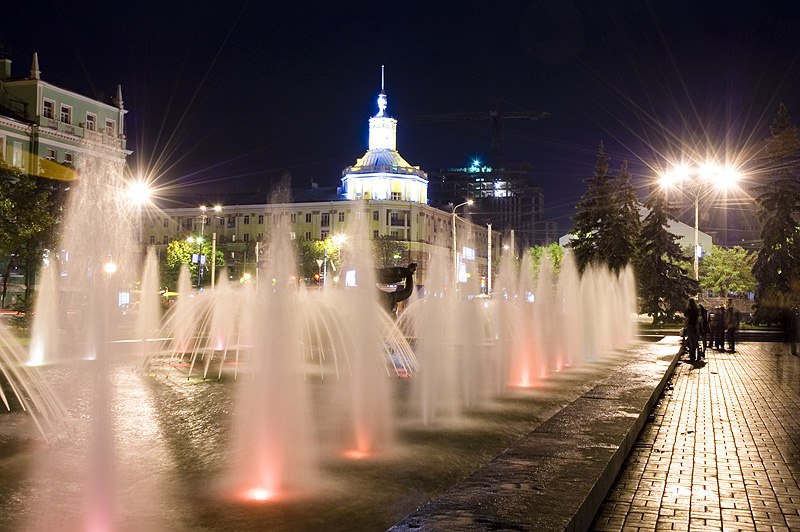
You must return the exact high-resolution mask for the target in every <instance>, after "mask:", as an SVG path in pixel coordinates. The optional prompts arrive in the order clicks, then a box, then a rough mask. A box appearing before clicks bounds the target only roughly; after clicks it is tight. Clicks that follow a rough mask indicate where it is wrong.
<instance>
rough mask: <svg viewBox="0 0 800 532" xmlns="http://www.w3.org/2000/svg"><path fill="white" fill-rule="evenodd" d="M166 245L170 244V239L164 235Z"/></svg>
mask: <svg viewBox="0 0 800 532" xmlns="http://www.w3.org/2000/svg"><path fill="white" fill-rule="evenodd" d="M162 241H163V243H164V244H169V237H168V236H167V235H164V239H163V240H162Z"/></svg>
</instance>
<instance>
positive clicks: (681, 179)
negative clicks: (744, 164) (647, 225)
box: [660, 162, 739, 281]
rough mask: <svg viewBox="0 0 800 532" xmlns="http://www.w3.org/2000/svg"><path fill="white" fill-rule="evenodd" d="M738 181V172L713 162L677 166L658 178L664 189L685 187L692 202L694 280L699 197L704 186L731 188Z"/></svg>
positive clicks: (697, 273) (697, 257) (697, 260)
mask: <svg viewBox="0 0 800 532" xmlns="http://www.w3.org/2000/svg"><path fill="white" fill-rule="evenodd" d="M738 179H739V172H738V170H737V169H736V168H734V167H732V166H721V165H719V164H717V163H714V162H705V163H703V164H701V165H700V166H697V167H692V166H689V165H686V164H682V165H677V166H675V167H673V168H672V169H671V170H668V171H667V172H665V173H663V174H662V175H661V177H660V182H661V186H662V187H663V188H664V189H667V190H668V189H670V188H677V187H679V186H681V185H683V184H684V183H685V184H686V185H687V188H688V189H689V192H690V194H691V196H692V200H693V202H694V249H693V253H694V279H695V281H698V280H699V279H700V250H699V248H700V244H699V237H700V196H701V195H702V194H703V192H704V187H705V186H706V185H709V184H711V185H714V187H715V188H716V189H717V190H724V189H728V188H731V187H732V186H734V185H735V184H736V181H737V180H738Z"/></svg>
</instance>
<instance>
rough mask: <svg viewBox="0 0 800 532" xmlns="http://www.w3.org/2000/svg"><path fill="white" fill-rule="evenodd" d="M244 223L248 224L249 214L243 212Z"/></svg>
mask: <svg viewBox="0 0 800 532" xmlns="http://www.w3.org/2000/svg"><path fill="white" fill-rule="evenodd" d="M244 225H250V215H249V214H245V215H244Z"/></svg>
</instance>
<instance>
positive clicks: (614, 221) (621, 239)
mask: <svg viewBox="0 0 800 532" xmlns="http://www.w3.org/2000/svg"><path fill="white" fill-rule="evenodd" d="M612 187H613V190H612V193H613V206H614V207H615V212H614V213H613V215H612V218H611V222H610V224H609V225H608V227H607V228H606V231H607V232H608V234H609V236H610V238H608V239H605V242H606V243H607V246H608V248H607V249H606V250H604V253H603V254H604V255H605V262H606V263H607V264H608V266H609V268H611V270H612V271H614V272H618V271H620V270H621V269H623V268H624V267H625V266H627V265H628V264H629V263H630V262H632V261H633V257H634V253H635V252H636V240H637V239H638V238H639V226H640V221H639V200H638V199H637V198H636V190H635V189H634V188H633V185H631V174H630V173H629V172H628V161H622V166H621V167H620V170H619V175H618V176H617V177H615V178H614V179H613V182H612Z"/></svg>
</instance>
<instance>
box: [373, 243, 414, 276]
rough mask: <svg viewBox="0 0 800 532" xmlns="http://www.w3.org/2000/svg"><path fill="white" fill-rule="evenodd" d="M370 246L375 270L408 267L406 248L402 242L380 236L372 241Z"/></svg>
mask: <svg viewBox="0 0 800 532" xmlns="http://www.w3.org/2000/svg"><path fill="white" fill-rule="evenodd" d="M372 245H373V250H374V252H375V267H376V268H389V267H391V266H406V265H408V262H409V260H408V247H407V246H406V243H405V242H403V241H402V240H397V239H396V238H392V237H391V236H389V235H381V236H379V237H378V238H375V239H373V241H372Z"/></svg>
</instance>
